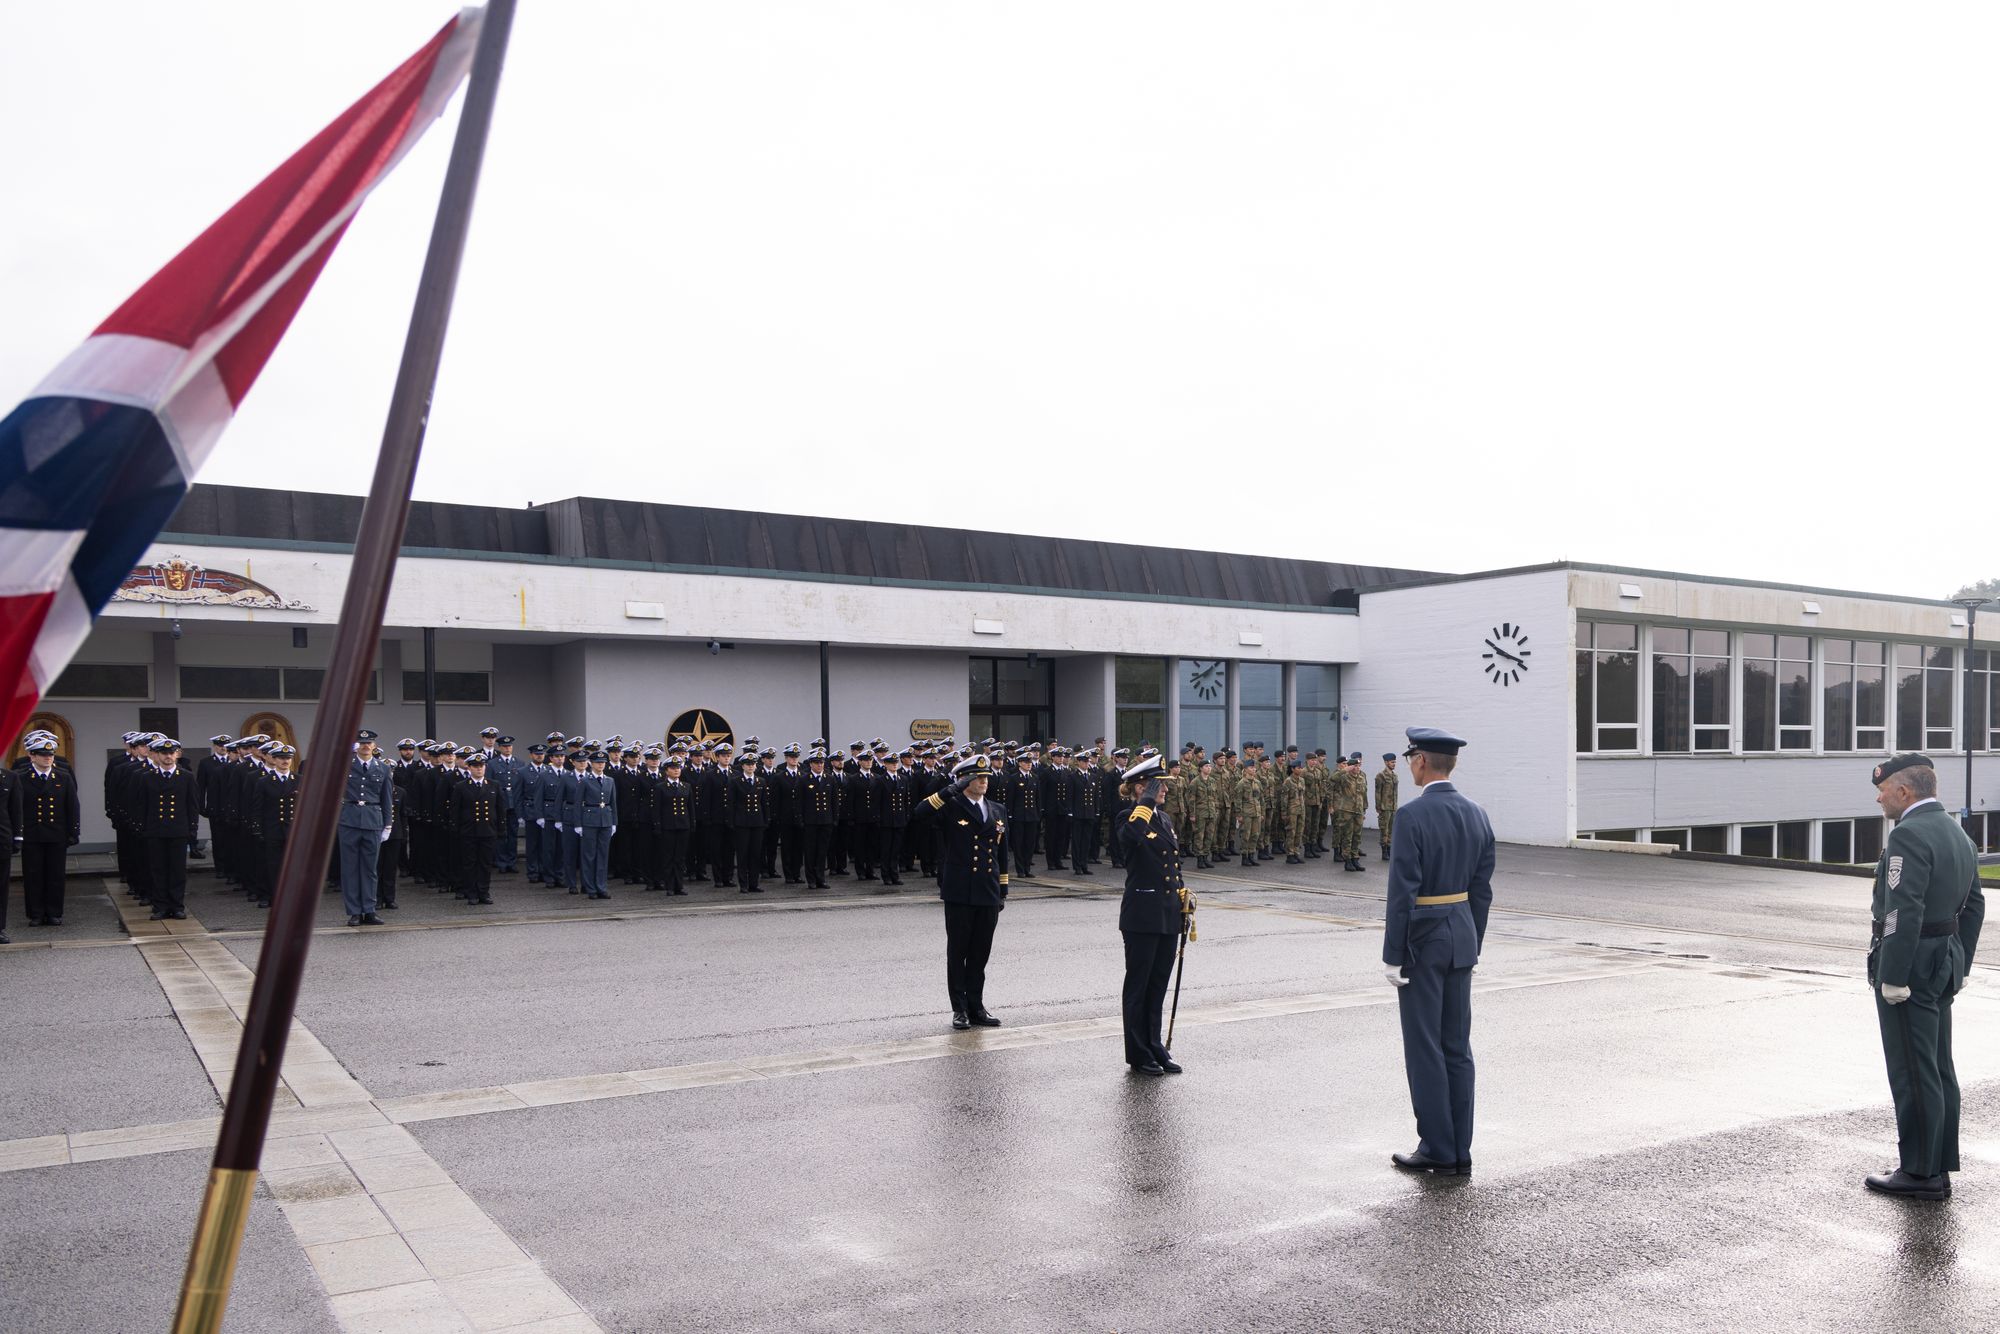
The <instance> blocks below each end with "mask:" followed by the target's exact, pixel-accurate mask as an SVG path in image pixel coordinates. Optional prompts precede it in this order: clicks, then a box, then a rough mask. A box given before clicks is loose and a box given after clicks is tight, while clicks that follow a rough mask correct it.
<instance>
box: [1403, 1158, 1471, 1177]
mask: <svg viewBox="0 0 2000 1334" xmlns="http://www.w3.org/2000/svg"><path fill="white" fill-rule="evenodd" d="M1389 1161H1390V1162H1392V1163H1394V1164H1395V1165H1396V1166H1398V1167H1400V1168H1402V1169H1403V1170H1404V1171H1405V1172H1426V1173H1429V1174H1430V1175H1432V1176H1442V1177H1449V1176H1457V1175H1458V1164H1457V1163H1448V1162H1445V1161H1443V1160H1441V1159H1438V1158H1426V1157H1424V1155H1422V1154H1421V1153H1392V1154H1390V1155H1389Z"/></svg>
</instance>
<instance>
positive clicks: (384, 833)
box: [382, 829, 396, 843]
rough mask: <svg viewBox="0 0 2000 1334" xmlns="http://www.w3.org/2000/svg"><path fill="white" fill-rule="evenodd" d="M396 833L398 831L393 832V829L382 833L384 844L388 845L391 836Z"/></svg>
mask: <svg viewBox="0 0 2000 1334" xmlns="http://www.w3.org/2000/svg"><path fill="white" fill-rule="evenodd" d="M395 832H396V831H395V830H393V829H384V830H383V831H382V841H383V842H384V843H387V842H388V841H389V836H390V835H391V834H393V833H395Z"/></svg>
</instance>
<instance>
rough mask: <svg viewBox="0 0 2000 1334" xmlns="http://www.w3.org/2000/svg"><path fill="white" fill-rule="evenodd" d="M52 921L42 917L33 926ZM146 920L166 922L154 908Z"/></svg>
mask: <svg viewBox="0 0 2000 1334" xmlns="http://www.w3.org/2000/svg"><path fill="white" fill-rule="evenodd" d="M54 920H55V919H54V918H51V917H44V918H43V919H42V920H41V921H39V922H37V923H35V925H36V926H48V925H50V924H51V923H52V922H53V921H54ZM146 920H147V921H149V922H164V921H166V920H167V915H166V914H165V913H164V912H161V911H160V910H159V909H158V908H155V909H153V911H152V913H151V914H149V915H148V916H147V918H146Z"/></svg>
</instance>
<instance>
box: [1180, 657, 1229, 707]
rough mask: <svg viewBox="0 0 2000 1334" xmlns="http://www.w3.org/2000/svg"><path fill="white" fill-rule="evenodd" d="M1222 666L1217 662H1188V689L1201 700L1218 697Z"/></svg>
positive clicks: (1220, 693) (1220, 687) (1220, 692)
mask: <svg viewBox="0 0 2000 1334" xmlns="http://www.w3.org/2000/svg"><path fill="white" fill-rule="evenodd" d="M1222 666H1223V665H1222V664H1221V663H1219V662H1190V663H1188V682H1187V683H1188V689H1190V690H1192V691H1194V693H1195V696H1196V697H1197V698H1199V699H1202V700H1212V699H1219V698H1220V697H1221V695H1222Z"/></svg>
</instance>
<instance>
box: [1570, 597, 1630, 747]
mask: <svg viewBox="0 0 2000 1334" xmlns="http://www.w3.org/2000/svg"><path fill="white" fill-rule="evenodd" d="M1576 748H1577V749H1578V750H1579V751H1583V752H1586V753H1588V752H1593V751H1636V750H1638V749H1639V627H1638V626H1636V625H1620V624H1615V623H1611V622H1603V621H1596V622H1594V621H1578V622H1577V625H1576Z"/></svg>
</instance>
